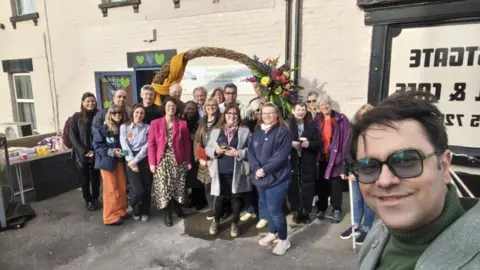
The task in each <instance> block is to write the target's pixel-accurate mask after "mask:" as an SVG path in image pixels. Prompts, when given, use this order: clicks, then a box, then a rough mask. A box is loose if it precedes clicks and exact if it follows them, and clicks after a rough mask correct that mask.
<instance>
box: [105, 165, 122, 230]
mask: <svg viewBox="0 0 480 270" xmlns="http://www.w3.org/2000/svg"><path fill="white" fill-rule="evenodd" d="M100 173H101V175H102V181H103V224H112V223H114V222H117V221H119V220H120V219H121V217H123V216H125V215H126V214H127V211H126V210H127V177H126V176H125V168H124V166H123V164H121V163H119V164H118V165H117V169H116V170H115V171H114V172H109V171H105V170H100Z"/></svg>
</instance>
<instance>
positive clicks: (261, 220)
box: [256, 219, 268, 229]
mask: <svg viewBox="0 0 480 270" xmlns="http://www.w3.org/2000/svg"><path fill="white" fill-rule="evenodd" d="M267 224H268V220H266V219H260V221H259V222H258V223H257V226H256V227H257V229H261V228H264V227H265V226H267Z"/></svg>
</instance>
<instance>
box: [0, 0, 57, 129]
mask: <svg viewBox="0 0 480 270" xmlns="http://www.w3.org/2000/svg"><path fill="white" fill-rule="evenodd" d="M0 2H1V3H0V22H2V23H4V24H5V26H6V29H5V30H0V60H9V59H22V58H32V62H33V72H31V73H29V75H30V76H31V81H32V91H33V98H34V100H35V111H36V121H37V130H38V131H39V132H40V133H46V132H52V131H54V127H55V126H54V111H53V108H52V96H51V95H50V94H51V91H50V90H51V88H50V84H49V73H48V67H47V58H46V54H45V42H44V38H46V36H47V35H46V27H45V25H46V24H45V16H44V14H45V12H44V7H43V1H37V2H36V8H37V11H38V12H39V13H40V19H39V21H38V26H35V25H34V23H33V21H24V22H18V23H17V29H13V27H12V25H11V23H10V22H9V18H10V16H12V14H11V7H10V1H0ZM0 91H2V98H1V99H0V123H5V122H12V121H14V117H13V112H12V102H11V98H12V97H11V95H10V87H9V83H8V74H7V73H3V70H2V73H1V74H0ZM0 132H3V131H0Z"/></svg>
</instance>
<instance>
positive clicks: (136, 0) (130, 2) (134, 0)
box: [98, 0, 141, 17]
mask: <svg viewBox="0 0 480 270" xmlns="http://www.w3.org/2000/svg"><path fill="white" fill-rule="evenodd" d="M140 4H141V0H126V1H123V2H115V3H103V4H100V5H98V8H99V9H100V10H102V13H103V17H108V9H109V8H117V7H125V6H133V12H135V13H138V6H139V5H140Z"/></svg>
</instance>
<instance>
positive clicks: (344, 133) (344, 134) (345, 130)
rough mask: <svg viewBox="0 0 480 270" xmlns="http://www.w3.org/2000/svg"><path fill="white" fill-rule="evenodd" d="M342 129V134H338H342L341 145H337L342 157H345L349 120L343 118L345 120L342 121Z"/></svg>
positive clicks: (348, 135)
mask: <svg viewBox="0 0 480 270" xmlns="http://www.w3.org/2000/svg"><path fill="white" fill-rule="evenodd" d="M345 118H346V117H345ZM342 129H343V130H342V134H340V136H342V145H340V146H339V147H340V153H342V155H343V159H345V156H346V154H347V151H348V140H349V137H350V122H349V121H348V120H346V119H345V121H343V123H342Z"/></svg>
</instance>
